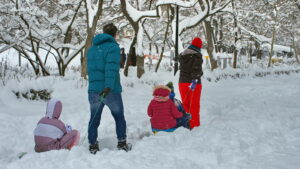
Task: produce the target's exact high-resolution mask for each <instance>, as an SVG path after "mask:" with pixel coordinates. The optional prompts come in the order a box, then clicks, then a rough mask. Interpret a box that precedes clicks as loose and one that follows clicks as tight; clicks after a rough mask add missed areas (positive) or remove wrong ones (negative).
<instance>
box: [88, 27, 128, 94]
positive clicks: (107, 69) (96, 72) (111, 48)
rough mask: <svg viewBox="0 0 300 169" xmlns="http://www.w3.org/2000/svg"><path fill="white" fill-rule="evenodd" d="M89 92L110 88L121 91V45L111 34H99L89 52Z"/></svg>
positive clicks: (113, 91) (115, 91)
mask: <svg viewBox="0 0 300 169" xmlns="http://www.w3.org/2000/svg"><path fill="white" fill-rule="evenodd" d="M87 71H88V79H89V88H88V90H89V92H101V91H102V90H103V89H104V88H110V89H111V92H112V93H121V92H122V87H121V83H120V74H119V71H120V47H119V45H118V43H117V42H116V40H115V39H114V38H113V37H112V36H111V35H109V34H105V33H103V34H98V35H96V36H95V37H94V39H93V45H92V47H91V48H90V49H89V50H88V53H87Z"/></svg>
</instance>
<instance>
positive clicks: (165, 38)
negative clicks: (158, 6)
mask: <svg viewBox="0 0 300 169" xmlns="http://www.w3.org/2000/svg"><path fill="white" fill-rule="evenodd" d="M167 20H168V21H167V29H166V32H165V36H164V41H163V46H162V49H161V52H160V57H159V60H158V63H157V65H156V68H155V72H157V71H158V68H159V66H160V63H161V60H162V58H163V56H164V51H165V46H166V41H167V38H168V34H169V27H170V25H171V22H172V20H171V19H170V11H169V6H168V7H167Z"/></svg>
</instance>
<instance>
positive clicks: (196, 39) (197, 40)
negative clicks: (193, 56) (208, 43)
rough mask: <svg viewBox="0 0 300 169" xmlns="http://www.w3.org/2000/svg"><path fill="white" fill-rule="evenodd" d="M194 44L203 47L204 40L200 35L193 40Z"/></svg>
mask: <svg viewBox="0 0 300 169" xmlns="http://www.w3.org/2000/svg"><path fill="white" fill-rule="evenodd" d="M192 45H193V46H196V47H197V48H202V40H201V39H200V38H199V37H195V38H194V39H193V41H192Z"/></svg>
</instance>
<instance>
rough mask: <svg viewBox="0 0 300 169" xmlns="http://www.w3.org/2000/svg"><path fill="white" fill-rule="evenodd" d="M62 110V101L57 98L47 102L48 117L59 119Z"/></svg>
mask: <svg viewBox="0 0 300 169" xmlns="http://www.w3.org/2000/svg"><path fill="white" fill-rule="evenodd" d="M61 110H62V103H61V101H59V100H57V99H51V100H49V102H48V104H47V110H46V117H48V118H55V119H58V118H59V116H60V114H61Z"/></svg>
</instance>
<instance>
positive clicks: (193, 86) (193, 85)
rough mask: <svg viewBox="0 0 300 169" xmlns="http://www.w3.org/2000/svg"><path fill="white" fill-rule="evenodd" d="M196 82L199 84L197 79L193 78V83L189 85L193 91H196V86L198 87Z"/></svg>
mask: <svg viewBox="0 0 300 169" xmlns="http://www.w3.org/2000/svg"><path fill="white" fill-rule="evenodd" d="M196 84H197V80H192V83H191V85H190V86H189V88H190V89H192V91H194V90H195V88H196Z"/></svg>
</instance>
